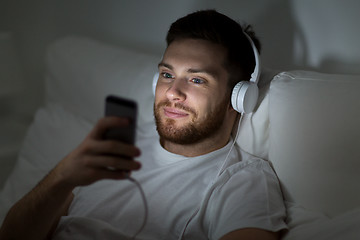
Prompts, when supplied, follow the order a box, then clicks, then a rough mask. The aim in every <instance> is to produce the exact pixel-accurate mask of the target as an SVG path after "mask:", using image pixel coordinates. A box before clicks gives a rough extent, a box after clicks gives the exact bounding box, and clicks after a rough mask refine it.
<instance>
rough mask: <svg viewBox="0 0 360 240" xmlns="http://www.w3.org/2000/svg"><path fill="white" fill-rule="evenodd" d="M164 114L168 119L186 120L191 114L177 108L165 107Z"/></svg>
mask: <svg viewBox="0 0 360 240" xmlns="http://www.w3.org/2000/svg"><path fill="white" fill-rule="evenodd" d="M164 114H165V116H167V117H168V118H184V117H187V116H188V115H189V114H188V113H187V112H185V111H182V110H180V109H177V108H171V107H165V108H164Z"/></svg>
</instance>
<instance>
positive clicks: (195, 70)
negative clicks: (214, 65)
mask: <svg viewBox="0 0 360 240" xmlns="http://www.w3.org/2000/svg"><path fill="white" fill-rule="evenodd" d="M158 67H165V68H168V69H170V70H174V67H173V66H172V65H170V64H168V63H164V62H160V63H159V64H158ZM187 72H188V73H205V74H208V75H210V76H213V77H215V78H216V77H217V76H218V74H217V72H216V71H213V70H212V69H196V68H190V69H188V70H187Z"/></svg>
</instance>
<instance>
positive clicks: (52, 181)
mask: <svg viewBox="0 0 360 240" xmlns="http://www.w3.org/2000/svg"><path fill="white" fill-rule="evenodd" d="M127 124H128V121H127V120H125V119H121V118H116V117H106V118H103V119H101V120H100V121H99V122H98V123H97V124H96V126H95V127H94V129H93V130H92V131H91V132H90V134H89V135H88V136H87V137H86V138H85V140H84V141H83V142H82V143H81V144H80V145H79V147H78V148H76V149H75V150H74V151H72V152H71V153H70V154H69V155H68V156H66V157H65V158H64V159H63V160H61V161H60V162H59V163H58V164H57V166H56V167H55V168H54V169H53V170H51V171H50V173H49V174H48V175H47V176H46V177H45V178H44V179H43V180H42V181H41V182H40V183H39V184H38V185H37V186H36V187H35V188H34V189H33V190H32V191H30V192H29V193H28V194H26V195H25V196H24V197H23V198H22V199H20V200H19V201H18V202H17V203H16V204H15V205H14V206H13V207H12V208H11V209H10V211H9V212H8V214H7V216H6V218H5V220H4V223H3V225H2V227H1V229H0V239H46V238H48V237H50V236H51V234H52V231H53V230H55V227H56V225H57V223H58V221H59V219H60V217H61V216H63V215H66V213H67V210H68V207H69V205H70V203H71V201H72V198H73V195H72V191H73V189H74V188H75V187H77V186H84V185H89V184H91V183H93V182H95V181H98V180H100V179H124V178H126V172H125V171H132V170H137V169H139V168H140V163H138V162H136V161H129V160H128V158H129V157H130V158H134V157H136V156H138V155H139V154H140V151H139V149H138V148H136V147H135V146H132V145H127V144H124V143H121V142H117V141H110V140H104V139H103V134H104V132H105V131H106V130H107V129H109V128H112V127H125V126H126V125H127ZM124 157H125V158H124ZM126 157H127V158H126ZM109 167H111V168H112V169H115V168H116V169H119V170H110V169H109ZM124 170H125V171H124Z"/></svg>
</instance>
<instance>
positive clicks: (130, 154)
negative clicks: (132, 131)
mask: <svg viewBox="0 0 360 240" xmlns="http://www.w3.org/2000/svg"><path fill="white" fill-rule="evenodd" d="M128 124H129V120H127V119H125V118H119V117H104V118H102V119H100V120H99V121H98V123H97V124H96V125H95V127H94V128H93V130H92V131H91V132H90V133H89V135H88V136H87V137H86V138H85V139H84V141H83V142H82V143H81V144H80V145H79V146H78V147H77V148H76V149H75V150H74V151H72V152H71V153H70V154H69V155H68V156H66V157H65V158H64V159H63V160H62V161H61V162H60V163H59V164H58V165H57V166H56V167H55V169H54V170H53V174H56V175H57V176H58V177H59V178H60V179H61V181H63V182H64V183H66V184H68V185H69V186H71V187H76V186H83V185H89V184H91V183H93V182H95V181H98V180H101V179H125V178H126V177H127V176H128V175H129V174H130V172H131V171H133V170H138V169H140V167H141V165H140V163H139V162H137V161H134V160H133V158H134V157H137V156H139V155H140V150H139V149H138V148H137V147H135V146H133V145H129V144H126V143H123V142H120V141H116V140H105V139H103V135H104V133H105V131H106V130H107V129H109V128H114V127H126V126H127V125H128Z"/></svg>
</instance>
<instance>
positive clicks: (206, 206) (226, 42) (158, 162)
mask: <svg viewBox="0 0 360 240" xmlns="http://www.w3.org/2000/svg"><path fill="white" fill-rule="evenodd" d="M249 35H252V33H251V32H249ZM254 40H255V42H256V39H255V38H254ZM167 44H168V46H167V49H166V51H165V53H164V56H163V58H162V60H161V62H160V63H159V78H158V82H157V87H156V94H155V103H154V116H155V119H156V126H157V131H158V133H159V137H156V141H154V137H149V136H148V135H147V136H144V137H143V138H139V140H138V141H137V143H136V144H137V146H139V147H136V146H132V145H127V144H125V143H122V142H117V141H111V140H105V139H103V135H104V132H105V131H106V130H107V129H110V128H114V127H126V126H127V124H129V123H128V121H127V120H126V119H122V118H115V117H106V118H103V119H100V120H99V122H98V123H97V124H96V125H95V127H94V129H93V130H92V131H91V132H90V134H89V135H88V136H87V137H86V138H85V140H84V141H83V142H82V143H81V144H80V146H79V147H78V148H76V149H75V150H74V151H73V152H71V153H70V154H69V155H68V156H66V157H65V158H64V159H63V160H61V161H60V162H59V164H58V165H57V166H56V167H55V168H54V169H53V170H52V171H51V172H50V173H49V174H48V175H47V176H46V177H45V178H44V179H43V180H42V181H41V182H40V183H39V184H38V185H37V186H36V187H35V188H34V189H33V190H32V191H31V192H30V193H28V194H27V195H26V196H24V198H23V199H21V200H20V201H19V202H18V203H17V204H15V205H14V207H13V208H12V209H11V210H10V211H9V214H8V216H7V217H6V219H5V221H4V224H3V227H2V229H1V234H0V236H1V237H4V238H5V237H8V238H10V237H11V236H12V237H14V239H24V238H25V239H44V238H50V237H54V238H55V239H72V238H73V239H89V238H92V239H93V238H95V239H130V237H131V236H135V235H137V237H138V239H222V240H231V239H262V240H266V239H278V237H279V231H280V230H283V229H285V228H286V225H285V223H284V218H285V208H284V204H283V202H282V194H281V191H280V187H279V183H278V181H277V178H276V176H275V174H274V173H273V171H272V169H271V167H270V166H269V164H268V163H267V162H266V161H263V160H261V159H258V158H255V157H253V156H250V155H249V154H247V153H244V152H242V151H241V150H240V149H238V148H237V147H234V148H233V147H232V145H233V139H232V138H231V132H232V129H233V126H234V124H235V123H236V119H237V115H238V113H237V112H236V111H235V110H234V109H233V107H232V105H231V102H230V97H231V92H232V88H233V87H234V85H235V84H236V83H237V82H239V81H241V80H244V79H250V75H251V73H252V72H253V71H254V67H255V61H254V52H253V50H252V47H251V44H250V42H249V40H248V39H247V37H246V36H245V35H244V33H243V30H242V28H241V26H240V25H239V24H237V23H236V22H234V21H233V20H231V19H230V18H228V17H226V16H224V15H222V14H220V13H217V12H216V11H212V10H210V11H199V12H195V13H193V14H190V15H188V16H186V17H184V18H181V19H179V20H178V21H176V22H175V23H173V24H172V26H171V28H170V30H169V32H168V35H167ZM140 149H141V152H142V154H140ZM129 158H132V159H134V158H136V160H132V161H129V160H128V159H129ZM140 163H141V165H140ZM114 169H117V170H114ZM137 170H139V171H137ZM129 172H131V174H132V177H133V178H134V179H136V180H137V181H138V182H139V183H140V184H141V185H142V187H143V189H144V191H145V195H146V200H147V203H148V206H149V212H148V214H147V215H146V216H145V217H147V223H146V225H145V227H144V228H141V231H140V232H139V231H138V230H139V228H140V226H141V223H142V219H143V218H144V214H145V210H144V206H143V203H142V201H141V197H140V194H139V192H138V191H137V190H136V188H135V185H134V184H133V183H132V182H130V181H116V180H120V179H126V178H127V177H128V174H129ZM100 180H101V181H100ZM78 186H86V187H82V188H79V189H78V188H76V187H78ZM75 188H76V189H75ZM74 193H75V197H74Z"/></svg>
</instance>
